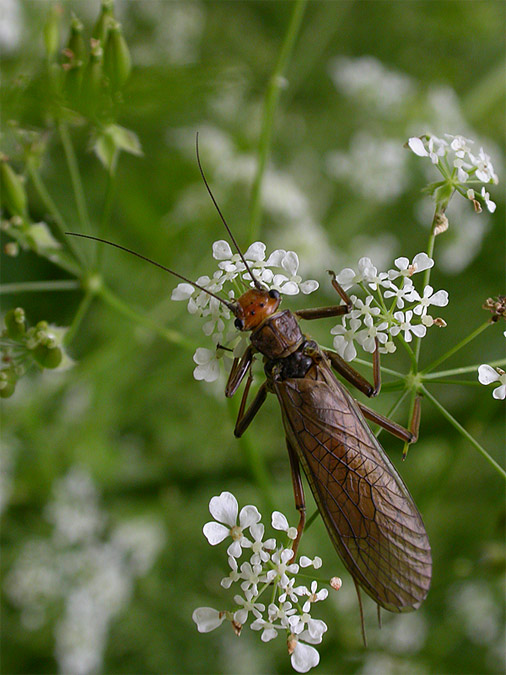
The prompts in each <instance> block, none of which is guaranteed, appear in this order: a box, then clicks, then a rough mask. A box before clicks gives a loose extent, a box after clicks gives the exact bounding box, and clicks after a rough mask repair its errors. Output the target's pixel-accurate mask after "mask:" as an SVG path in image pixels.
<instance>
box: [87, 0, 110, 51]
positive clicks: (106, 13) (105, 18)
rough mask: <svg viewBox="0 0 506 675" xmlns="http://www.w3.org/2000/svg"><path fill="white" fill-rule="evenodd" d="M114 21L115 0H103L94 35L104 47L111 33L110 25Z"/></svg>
mask: <svg viewBox="0 0 506 675" xmlns="http://www.w3.org/2000/svg"><path fill="white" fill-rule="evenodd" d="M112 21H114V2H113V0H102V8H101V10H100V16H99V17H98V21H97V23H96V24H95V28H94V29H93V33H92V37H94V38H95V40H99V41H100V44H101V45H102V47H103V46H104V45H105V42H106V40H107V34H108V33H109V27H110V25H111V22H112Z"/></svg>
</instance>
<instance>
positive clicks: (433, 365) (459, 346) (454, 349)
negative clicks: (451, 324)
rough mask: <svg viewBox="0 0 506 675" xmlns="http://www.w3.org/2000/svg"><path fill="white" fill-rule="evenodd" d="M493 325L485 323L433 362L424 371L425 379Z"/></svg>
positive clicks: (488, 322)
mask: <svg viewBox="0 0 506 675" xmlns="http://www.w3.org/2000/svg"><path fill="white" fill-rule="evenodd" d="M490 325H491V323H490V321H488V320H487V321H485V323H483V324H482V325H481V326H479V327H478V328H477V329H476V330H475V331H473V332H472V333H471V334H470V335H468V336H467V337H466V338H464V339H463V340H461V341H460V342H459V343H458V344H456V345H455V346H454V347H452V348H451V349H449V350H448V351H447V352H445V353H444V354H443V355H442V356H440V357H439V359H436V360H435V361H433V362H432V363H431V364H430V366H428V367H427V368H425V369H424V370H422V371H421V372H422V374H423V376H424V377H425V375H426V374H427V373H430V371H431V370H434V368H436V366H439V364H440V363H443V361H446V360H447V359H449V358H450V356H453V354H455V353H456V352H458V351H459V350H460V349H462V347H465V345H467V344H468V343H469V342H471V340H474V338H475V337H478V335H479V334H480V333H483V331H484V330H485V329H486V328H488V327H489V326H490Z"/></svg>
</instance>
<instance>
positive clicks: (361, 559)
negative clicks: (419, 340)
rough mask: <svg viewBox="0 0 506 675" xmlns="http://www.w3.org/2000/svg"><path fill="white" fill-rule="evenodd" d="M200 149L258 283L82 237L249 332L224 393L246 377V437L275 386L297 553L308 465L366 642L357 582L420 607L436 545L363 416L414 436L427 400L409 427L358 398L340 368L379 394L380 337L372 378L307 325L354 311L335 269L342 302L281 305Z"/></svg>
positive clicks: (402, 605) (398, 606)
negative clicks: (171, 280) (222, 283)
mask: <svg viewBox="0 0 506 675" xmlns="http://www.w3.org/2000/svg"><path fill="white" fill-rule="evenodd" d="M196 150H197V162H198V165H199V169H200V172H201V175H202V178H203V181H204V184H205V186H206V188H207V190H208V192H209V195H210V197H211V199H212V201H213V203H214V205H215V207H216V209H217V211H218V214H219V215H220V218H221V220H222V222H223V223H224V225H225V228H226V229H227V232H228V234H229V236H230V238H231V240H232V242H233V244H234V246H235V247H236V249H237V251H238V253H239V255H240V257H241V259H242V262H243V264H244V265H245V268H246V270H247V271H248V273H249V275H250V277H251V280H252V284H253V286H254V287H252V288H249V290H247V291H246V292H245V293H244V294H243V295H241V296H240V297H239V298H238V299H237V300H236V301H234V302H231V301H229V300H225V299H223V298H221V297H219V296H218V295H215V294H214V293H211V292H210V291H208V290H206V289H205V288H203V287H201V286H199V285H198V284H196V283H194V282H192V281H189V280H188V279H186V278H185V277H183V276H182V275H180V274H178V273H176V272H174V271H173V270H170V269H168V268H166V267H164V266H163V265H160V264H159V263H156V262H154V261H152V260H150V259H149V258H146V257H145V256H142V255H140V254H138V253H136V252H134V251H131V250H130V249H127V248H125V247H123V246H120V245H119V244H115V243H113V242H109V241H106V240H102V239H98V238H96V237H90V236H89V235H76V236H81V237H85V238H90V239H96V240H98V241H102V242H103V243H107V244H110V245H112V246H115V247H116V248H120V249H122V250H125V251H127V252H129V253H132V254H133V255H136V256H137V257H140V258H142V259H144V260H147V261H148V262H151V263H153V264H155V265H156V266H157V267H161V268H162V269H164V270H166V271H168V272H169V273H171V274H173V275H174V276H176V277H178V278H180V279H183V281H186V282H187V283H190V284H192V285H193V286H194V287H196V288H198V289H200V290H202V291H204V292H205V293H208V294H209V295H211V296H213V297H215V298H216V299H217V300H219V301H220V302H221V303H223V304H224V305H226V306H227V307H228V308H229V309H230V310H231V312H232V313H233V315H234V316H235V326H236V328H237V329H238V330H239V331H241V332H250V344H249V346H248V347H247V348H246V351H245V352H244V354H243V356H242V357H241V358H236V359H235V360H234V362H233V366H232V369H231V372H230V375H229V378H228V381H227V384H226V389H225V395H226V396H227V397H231V396H233V395H234V394H235V393H236V392H237V391H238V389H239V387H240V386H241V384H242V383H243V382H244V381H245V380H246V381H245V386H244V391H243V394H242V398H241V403H240V406H239V413H238V417H237V421H236V425H235V429H234V434H235V436H237V437H240V436H242V434H244V432H245V431H246V429H247V428H248V427H249V425H250V423H251V422H252V421H253V419H254V417H255V416H256V414H257V413H258V411H259V410H260V408H261V406H262V404H263V403H264V401H265V400H266V397H267V394H268V393H273V394H275V396H276V397H277V399H278V402H279V404H280V407H281V414H282V419H283V425H284V430H285V436H286V445H287V448H288V454H289V459H290V466H291V471H292V481H293V488H294V495H295V506H296V509H297V510H298V512H299V524H298V528H297V538H296V539H295V541H294V545H293V549H294V556H295V555H296V551H297V547H298V545H299V541H300V538H301V535H302V532H303V529H304V525H305V520H306V506H305V498H304V490H303V485H302V478H301V472H300V467H301V466H302V469H303V471H304V473H305V475H306V478H307V481H308V483H309V486H310V488H311V491H312V493H313V496H314V498H315V501H316V504H317V506H318V509H319V511H320V513H321V516H322V518H323V521H324V523H325V526H326V528H327V531H328V533H329V536H330V539H331V540H332V543H333V544H334V547H335V549H336V551H337V553H338V554H339V556H340V557H341V559H342V561H343V563H344V565H345V566H346V568H347V569H348V571H349V572H350V574H351V576H352V577H353V580H354V582H355V586H356V589H357V594H358V599H359V607H360V615H361V623H362V633H363V636H364V642H365V630H364V619H363V611H362V603H361V597H360V588H362V589H363V590H364V591H365V592H366V593H367V594H368V595H369V596H370V597H371V598H372V599H373V600H374V601H375V602H376V603H377V605H378V616H379V609H380V607H383V608H384V609H387V610H389V611H391V612H408V611H412V610H415V609H417V608H418V607H419V606H420V605H421V603H422V602H423V600H424V599H425V597H426V595H427V593H428V590H429V586H430V581H431V571H432V561H431V551H430V545H429V541H428V537H427V534H426V531H425V527H424V524H423V522H422V518H421V516H420V514H419V512H418V510H417V508H416V506H415V503H414V501H413V499H412V497H411V495H410V494H409V491H408V489H407V487H406V486H405V484H404V482H403V481H402V478H401V477H400V476H399V474H398V473H397V471H396V469H395V468H394V466H393V464H392V463H391V462H390V460H389V459H388V457H387V455H386V454H385V452H384V450H383V448H382V447H381V445H380V444H379V441H378V440H377V438H376V436H375V435H374V434H373V433H372V431H371V429H370V428H369V426H368V424H367V422H366V418H367V419H368V420H370V421H373V422H375V423H377V424H379V425H381V426H382V427H384V428H385V429H386V430H388V431H390V432H391V433H392V434H393V435H395V436H397V437H398V438H400V439H402V440H404V441H407V442H410V443H412V442H415V441H416V439H417V436H418V426H419V421H420V400H419V399H417V400H416V404H415V409H414V414H413V417H412V420H411V424H410V429H409V430H408V429H405V428H404V427H401V426H400V425H398V424H396V423H395V422H392V421H391V420H389V419H388V418H385V417H383V416H382V415H380V414H378V413H376V412H374V411H373V410H371V409H370V408H368V407H366V406H364V405H363V404H362V403H360V402H358V401H356V400H355V399H354V398H353V397H352V396H351V394H350V393H349V392H348V390H347V389H346V388H345V387H344V386H343V385H342V384H341V382H340V381H339V380H338V379H337V377H336V376H335V374H334V371H336V372H337V373H339V374H340V375H341V376H342V377H343V378H344V379H346V380H347V381H348V382H350V383H351V384H352V385H354V386H355V387H356V388H357V389H359V390H360V391H361V392H362V393H364V394H365V395H366V396H368V397H373V396H376V395H377V394H378V393H379V390H380V386H381V383H380V363H379V349H378V342H377V341H376V349H375V351H374V354H373V384H370V383H369V382H368V381H367V380H366V379H365V378H364V377H363V376H362V375H361V374H360V373H358V372H357V371H356V370H355V369H354V368H352V367H351V366H350V365H349V364H348V363H347V362H346V361H344V360H343V359H342V358H341V357H340V356H339V355H338V354H336V353H335V352H332V351H328V350H325V349H322V348H321V347H320V346H319V345H318V344H317V343H316V342H314V341H313V340H312V339H311V338H309V337H308V336H306V335H305V334H304V333H303V332H302V330H301V328H300V321H301V320H315V319H320V318H327V317H334V316H342V315H344V314H348V313H349V312H350V311H351V310H352V303H351V300H350V298H349V296H348V294H347V293H346V292H345V291H344V290H343V288H342V287H341V286H340V285H339V283H338V281H337V279H336V276H335V274H333V273H332V272H331V273H330V275H331V283H332V286H333V288H334V289H335V291H336V292H337V294H338V295H339V297H340V300H342V303H341V302H340V304H338V305H334V306H331V307H320V308H315V309H302V310H298V311H295V312H292V311H291V310H289V309H284V310H281V309H280V303H281V296H280V293H279V292H278V291H276V290H268V289H266V288H264V287H263V286H262V284H261V283H260V281H259V280H258V279H256V278H255V276H254V274H253V273H252V271H251V269H250V267H249V265H248V263H247V261H246V260H245V258H244V256H243V254H242V252H241V250H240V248H239V246H238V245H237V242H236V240H235V238H234V236H233V234H232V232H231V231H230V228H229V226H228V225H227V223H226V221H225V218H224V217H223V215H222V213H221V210H220V208H219V206H218V204H217V203H216V200H215V198H214V196H213V194H212V192H211V189H210V187H209V185H208V182H207V180H206V177H205V175H204V171H203V169H202V166H201V162H200V157H199V152H198V136H197V148H196ZM68 234H75V233H68ZM257 355H260V356H261V357H263V363H264V371H265V376H266V379H265V381H264V382H263V384H262V385H261V386H260V388H259V390H258V392H257V394H256V395H255V397H254V399H253V401H252V402H251V403H249V404H248V397H249V392H250V388H251V384H252V382H253V376H252V365H253V362H254V360H255V357H256V356H257Z"/></svg>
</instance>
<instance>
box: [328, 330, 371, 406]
mask: <svg viewBox="0 0 506 675" xmlns="http://www.w3.org/2000/svg"><path fill="white" fill-rule="evenodd" d="M323 353H324V354H325V356H326V357H327V358H328V360H329V361H330V363H331V364H332V367H333V368H334V369H335V370H336V371H337V372H338V373H339V374H340V375H342V376H343V377H344V379H345V380H348V382H349V383H350V384H352V385H353V386H354V387H356V388H357V389H358V390H359V391H361V392H362V393H363V394H365V395H366V396H368V397H369V398H371V397H373V396H377V395H378V394H379V390H380V388H381V373H380V362H379V351H378V341H377V340H376V349H375V350H374V352H373V355H372V360H373V364H372V365H373V380H374V384H370V382H368V381H367V380H366V379H365V377H364V376H363V375H361V374H360V373H359V372H358V370H355V368H353V367H352V366H350V364H349V363H348V362H347V361H345V360H344V359H343V358H341V357H340V356H339V354H336V352H331V351H329V350H328V349H324V350H323Z"/></svg>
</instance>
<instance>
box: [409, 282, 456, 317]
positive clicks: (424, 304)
mask: <svg viewBox="0 0 506 675" xmlns="http://www.w3.org/2000/svg"><path fill="white" fill-rule="evenodd" d="M417 295H418V294H417ZM418 300H420V304H419V305H417V306H416V307H415V308H414V310H413V311H414V313H415V314H419V315H421V316H422V317H423V316H425V315H426V314H427V310H428V308H429V307H430V305H435V306H436V307H446V305H447V304H448V291H437V292H436V293H434V289H433V288H432V286H425V288H424V289H423V297H422V298H420V296H418Z"/></svg>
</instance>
